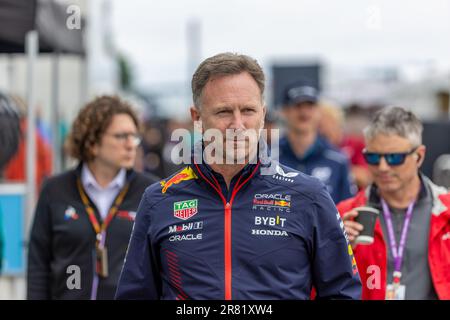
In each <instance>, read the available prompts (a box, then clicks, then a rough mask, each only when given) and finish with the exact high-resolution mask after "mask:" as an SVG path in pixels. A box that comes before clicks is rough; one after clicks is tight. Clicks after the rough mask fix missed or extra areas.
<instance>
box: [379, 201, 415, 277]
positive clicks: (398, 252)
mask: <svg viewBox="0 0 450 320" xmlns="http://www.w3.org/2000/svg"><path fill="white" fill-rule="evenodd" d="M415 203H416V201H415V200H414V201H412V202H411V203H410V204H409V206H408V209H407V210H406V216H405V220H404V222H403V227H402V233H401V237H400V243H399V245H398V247H397V241H396V240H395V235H394V227H393V225H392V215H391V211H390V210H389V207H388V205H387V204H386V201H384V199H381V204H382V206H383V216H384V219H385V220H386V227H387V231H388V236H389V244H390V248H391V252H392V256H393V257H394V274H393V284H394V285H395V286H399V285H400V278H401V277H402V272H401V270H402V263H403V253H404V251H405V246H406V238H407V236H408V230H409V228H408V227H409V223H410V222H411V217H412V212H413V209H414V205H415Z"/></svg>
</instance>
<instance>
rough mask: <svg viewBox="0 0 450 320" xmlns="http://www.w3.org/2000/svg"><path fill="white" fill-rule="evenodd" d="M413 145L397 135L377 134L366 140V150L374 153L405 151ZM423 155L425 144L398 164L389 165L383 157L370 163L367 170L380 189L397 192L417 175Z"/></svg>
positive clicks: (405, 187) (404, 187)
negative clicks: (376, 163) (374, 163)
mask: <svg viewBox="0 0 450 320" xmlns="http://www.w3.org/2000/svg"><path fill="white" fill-rule="evenodd" d="M414 147H415V146H413V145H412V144H411V142H410V141H409V140H408V139H406V138H403V137H400V136H397V135H385V134H379V135H377V136H375V137H374V138H373V139H371V140H368V141H366V150H367V152H374V153H383V154H385V153H406V152H409V151H411V150H412V149H413V148H414ZM424 157H425V146H423V145H422V146H419V147H418V148H417V149H416V151H415V152H414V153H412V154H410V155H408V156H406V158H405V162H404V163H403V164H400V165H398V166H389V165H388V164H387V162H386V159H385V158H384V157H382V158H381V161H380V163H379V165H370V164H369V170H370V172H371V173H372V175H373V178H374V182H375V184H376V185H377V186H378V188H379V190H380V191H383V192H398V191H401V190H405V189H407V188H408V185H409V184H410V183H411V181H412V180H413V179H414V178H415V177H416V176H417V175H418V171H419V167H420V165H421V164H422V162H423V159H424Z"/></svg>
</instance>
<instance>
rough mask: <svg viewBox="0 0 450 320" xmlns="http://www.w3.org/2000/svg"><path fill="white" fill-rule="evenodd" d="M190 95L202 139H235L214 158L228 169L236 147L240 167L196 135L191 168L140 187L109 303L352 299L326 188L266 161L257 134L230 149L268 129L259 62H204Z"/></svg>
mask: <svg viewBox="0 0 450 320" xmlns="http://www.w3.org/2000/svg"><path fill="white" fill-rule="evenodd" d="M192 90H193V97H194V105H195V106H194V107H192V108H191V116H192V119H193V120H194V121H201V127H202V131H203V133H205V132H207V131H208V130H209V129H217V130H218V131H219V132H222V133H225V132H226V130H227V129H232V130H233V131H235V132H236V133H238V136H237V138H236V140H235V141H234V143H232V144H231V146H226V147H225V148H223V149H222V150H219V151H222V152H223V155H222V156H223V159H225V160H229V159H230V157H231V158H232V159H233V163H234V162H237V163H239V161H234V160H240V159H241V158H238V157H235V154H239V151H243V153H241V155H242V154H244V156H245V157H244V158H243V159H245V161H243V162H244V163H243V164H236V163H234V164H230V163H229V162H227V161H225V164H221V163H220V161H217V159H215V160H216V161H211V159H213V158H214V157H213V155H214V154H213V153H208V152H207V151H208V147H209V146H210V145H211V143H212V142H209V141H208V140H207V139H205V135H204V136H203V137H204V138H203V141H200V143H198V144H196V145H195V147H194V155H193V156H192V158H191V160H192V161H191V163H190V164H188V165H187V166H186V167H185V168H184V169H182V170H180V171H179V172H177V173H175V174H174V175H172V176H171V177H169V178H168V179H166V180H164V181H162V182H160V183H157V184H153V185H151V186H150V187H149V188H147V190H146V192H145V194H144V195H143V197H142V200H141V204H140V206H139V209H138V213H137V217H136V222H135V226H134V230H133V233H132V238H131V241H130V244H129V248H128V253H127V256H126V260H125V264H124V267H123V270H122V274H121V277H120V280H119V285H118V289H117V294H116V298H117V299H179V300H184V299H225V300H230V299H309V298H310V295H311V290H312V287H314V288H315V289H316V292H317V295H316V296H317V298H328V299H331V298H333V299H359V298H360V295H361V283H360V280H359V274H358V270H357V268H356V263H355V260H354V258H353V253H352V251H351V247H350V246H349V243H348V241H347V236H346V234H345V232H344V230H343V224H342V221H341V219H340V217H339V214H338V212H337V210H336V208H335V206H334V204H333V201H332V199H331V198H330V195H329V193H328V192H327V191H326V188H325V186H324V185H323V184H322V183H321V182H320V181H319V180H318V179H316V178H312V177H309V176H306V175H304V174H302V173H300V172H297V171H294V170H292V169H290V168H288V167H286V166H283V165H280V164H279V163H277V162H276V161H274V160H271V159H269V158H268V157H267V156H266V152H265V151H266V149H265V148H266V146H265V143H264V141H263V140H261V139H259V138H258V137H259V135H258V136H257V138H258V140H259V144H258V143H257V142H258V140H256V143H252V142H250V143H249V144H245V147H242V145H241V144H239V143H238V142H239V139H240V138H239V134H242V133H246V132H248V131H251V130H254V131H256V132H258V133H259V132H260V131H259V130H260V129H261V128H263V125H264V121H263V119H264V115H265V110H266V109H265V107H264V102H263V93H264V74H263V72H262V70H261V68H260V66H259V65H258V63H257V62H256V61H255V60H253V59H252V58H250V57H248V56H244V55H238V54H230V53H224V54H219V55H216V56H213V57H211V58H208V59H206V60H205V61H204V62H202V64H201V65H200V66H199V67H198V69H197V71H196V73H195V74H194V77H193V80H192ZM250 141H252V140H251V139H250ZM253 142H255V141H253ZM256 149H259V151H258V152H256ZM219 151H217V152H216V154H215V155H217V154H220V152H219ZM252 155H257V156H255V157H253V156H252ZM253 160H255V161H253ZM256 160H257V161H256Z"/></svg>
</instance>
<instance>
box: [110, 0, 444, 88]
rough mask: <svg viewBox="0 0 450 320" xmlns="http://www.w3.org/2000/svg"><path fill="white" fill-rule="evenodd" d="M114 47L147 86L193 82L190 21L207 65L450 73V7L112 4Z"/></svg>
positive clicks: (350, 1) (211, 1) (309, 1)
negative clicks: (414, 67)
mask: <svg viewBox="0 0 450 320" xmlns="http://www.w3.org/2000/svg"><path fill="white" fill-rule="evenodd" d="M111 3H112V11H113V16H112V23H113V29H114V30H113V31H114V42H115V43H116V45H117V46H118V48H119V49H120V50H121V51H122V52H124V53H125V54H126V55H127V56H128V57H129V58H130V59H131V61H132V63H133V66H134V68H135V71H136V72H137V77H138V81H139V83H140V84H141V85H152V84H155V83H165V82H181V81H185V80H186V79H187V75H188V65H187V60H188V59H187V44H186V43H187V40H186V33H187V32H186V26H187V24H188V21H191V20H192V19H197V20H198V21H199V22H200V24H201V57H202V58H206V57H208V56H211V55H213V54H216V53H219V52H223V51H233V52H241V53H245V54H249V55H251V56H253V57H255V58H256V59H258V60H259V61H260V62H261V63H262V64H263V65H264V66H265V67H268V66H270V63H271V61H274V60H280V59H283V58H290V59H295V58H313V59H314V58H318V59H321V60H322V61H325V62H327V63H329V64H333V65H338V66H350V67H356V66H364V65H378V66H380V65H390V66H392V65H399V64H405V63H419V64H420V63H426V62H429V61H434V62H435V63H437V64H438V65H443V66H447V67H450V0H428V1H424V0H396V1H392V0H382V1H377V0H373V1H367V0H343V1H331V0H329V1H325V0H320V1H318V0H227V1H215V0H164V1H158V0H152V1H148V0H111Z"/></svg>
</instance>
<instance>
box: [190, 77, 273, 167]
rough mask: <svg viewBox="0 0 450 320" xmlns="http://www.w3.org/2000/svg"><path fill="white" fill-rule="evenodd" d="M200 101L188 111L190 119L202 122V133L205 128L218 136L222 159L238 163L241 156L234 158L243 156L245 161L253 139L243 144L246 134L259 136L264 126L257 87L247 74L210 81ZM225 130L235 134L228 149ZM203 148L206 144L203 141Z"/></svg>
mask: <svg viewBox="0 0 450 320" xmlns="http://www.w3.org/2000/svg"><path fill="white" fill-rule="evenodd" d="M201 101H202V105H201V106H198V108H196V107H192V108H191V117H192V120H193V121H199V120H200V121H201V122H202V132H203V134H205V132H206V131H207V130H209V129H216V130H218V131H220V132H221V133H222V136H223V139H224V140H223V146H224V149H223V152H224V154H223V155H224V160H225V158H227V159H234V160H236V159H240V160H242V159H241V158H242V157H237V156H236V155H244V156H245V159H247V158H248V156H249V154H250V155H252V154H255V153H254V152H256V148H257V140H256V141H251V143H243V142H244V141H245V140H246V139H245V136H246V135H248V136H251V135H252V134H255V136H256V137H258V136H259V133H260V129H262V128H263V126H264V117H265V113H266V108H265V106H264V105H263V101H262V98H261V92H260V90H259V87H258V85H257V83H256V81H255V80H254V79H253V78H252V76H251V75H250V74H249V73H247V72H242V73H240V74H237V75H230V76H223V77H218V78H213V79H210V80H209V81H208V82H207V84H206V85H205V87H204V88H203V93H202V98H201ZM227 131H228V132H234V133H235V134H236V135H237V137H236V138H235V139H234V142H233V143H231V144H228V148H227V144H226V137H227V136H226V133H227ZM247 141H248V139H247ZM205 145H208V142H207V141H205ZM231 155H234V156H231ZM247 160H248V159H247Z"/></svg>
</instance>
